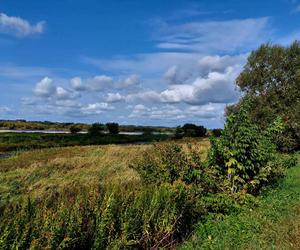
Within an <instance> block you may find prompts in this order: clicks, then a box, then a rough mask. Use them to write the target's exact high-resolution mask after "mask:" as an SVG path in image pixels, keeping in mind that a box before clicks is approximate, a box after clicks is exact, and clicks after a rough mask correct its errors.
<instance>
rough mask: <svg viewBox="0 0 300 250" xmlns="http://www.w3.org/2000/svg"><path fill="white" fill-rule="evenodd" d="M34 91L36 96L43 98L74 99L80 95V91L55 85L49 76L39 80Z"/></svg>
mask: <svg viewBox="0 0 300 250" xmlns="http://www.w3.org/2000/svg"><path fill="white" fill-rule="evenodd" d="M33 92H34V93H35V95H36V96H38V97H41V98H56V99H62V100H64V99H74V98H77V97H79V96H80V94H79V93H78V92H74V91H72V90H68V89H66V88H63V87H60V86H58V87H57V86H55V85H54V84H53V79H51V78H49V77H44V78H43V79H42V80H41V81H39V82H38V83H37V84H36V86H35V88H34V89H33Z"/></svg>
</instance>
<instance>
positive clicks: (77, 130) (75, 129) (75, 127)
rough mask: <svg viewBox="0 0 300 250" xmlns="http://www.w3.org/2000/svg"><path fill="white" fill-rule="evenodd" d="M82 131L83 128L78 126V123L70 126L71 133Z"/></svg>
mask: <svg viewBox="0 0 300 250" xmlns="http://www.w3.org/2000/svg"><path fill="white" fill-rule="evenodd" d="M80 131H81V128H80V127H78V126H76V125H72V126H71V127H70V132H71V134H77V133H79V132H80Z"/></svg>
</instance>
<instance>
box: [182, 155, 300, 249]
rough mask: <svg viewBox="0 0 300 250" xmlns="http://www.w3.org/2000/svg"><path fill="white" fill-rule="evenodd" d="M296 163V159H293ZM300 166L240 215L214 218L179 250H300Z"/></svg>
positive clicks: (291, 170)
mask: <svg viewBox="0 0 300 250" xmlns="http://www.w3.org/2000/svg"><path fill="white" fill-rule="evenodd" d="M293 158H294V159H295V157H293ZM299 204H300V165H299V164H298V166H297V167H294V168H291V169H288V170H287V176H286V177H285V178H284V179H282V180H281V181H280V182H279V183H278V185H277V186H276V187H275V188H274V187H270V188H269V189H268V190H266V191H265V192H264V193H263V195H262V196H260V197H259V198H256V205H255V206H254V207H248V206H243V207H241V211H240V212H239V213H230V214H228V215H226V216H218V215H215V214H212V215H211V216H208V217H206V219H205V221H201V222H200V223H198V225H197V227H196V230H195V234H194V235H193V236H192V237H191V238H190V239H189V240H188V241H186V242H185V243H184V244H182V246H180V247H179V249H186V250H188V249H298V248H299V246H300V238H299V236H300V234H299V233H300V231H299V225H300V224H299V223H300V213H299V212H300V210H299Z"/></svg>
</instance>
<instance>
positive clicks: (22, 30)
mask: <svg viewBox="0 0 300 250" xmlns="http://www.w3.org/2000/svg"><path fill="white" fill-rule="evenodd" d="M44 24H45V22H44V21H41V22H38V23H36V24H30V23H29V22H28V21H27V20H25V19H22V18H20V17H15V16H8V15H6V14H4V13H0V32H1V33H7V34H13V35H15V36H17V37H26V36H30V35H33V34H39V33H42V32H43V31H44Z"/></svg>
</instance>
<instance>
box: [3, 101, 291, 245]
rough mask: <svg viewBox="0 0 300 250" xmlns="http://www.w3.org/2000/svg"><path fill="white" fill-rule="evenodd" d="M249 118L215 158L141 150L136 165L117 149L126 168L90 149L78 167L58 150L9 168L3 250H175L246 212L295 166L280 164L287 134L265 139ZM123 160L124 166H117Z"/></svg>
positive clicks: (172, 149)
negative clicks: (207, 227) (275, 141)
mask: <svg viewBox="0 0 300 250" xmlns="http://www.w3.org/2000/svg"><path fill="white" fill-rule="evenodd" d="M247 114H248V113H247V107H245V108H242V109H241V110H240V111H239V114H238V115H232V116H230V117H229V118H228V123H227V125H226V126H225V129H224V131H223V135H222V137H220V138H219V139H212V148H211V150H210V151H209V157H208V158H207V157H206V156H205V155H203V152H202V153H201V150H203V149H201V146H202V145H201V144H200V145H198V146H197V144H196V145H194V146H192V145H190V146H183V145H179V144H172V143H171V144H169V143H167V144H165V143H163V144H158V145H156V146H145V147H144V150H141V149H142V148H138V147H137V146H136V147H133V146H130V147H129V148H130V149H135V150H137V151H136V152H135V155H136V156H135V157H132V154H130V153H129V152H130V151H127V150H126V151H124V150H125V148H126V149H127V147H124V148H123V149H122V147H121V146H119V148H115V150H113V152H114V154H116V156H117V158H118V161H115V160H114V157H115V155H114V154H113V155H112V154H111V153H108V152H106V153H104V152H103V149H102V148H99V149H97V150H98V151H96V153H93V150H91V149H89V148H86V149H85V150H88V151H85V152H82V151H83V150H82V149H80V148H78V149H79V152H78V151H73V150H71V151H69V154H71V155H72V154H74V153H75V154H74V155H72V157H70V155H69V156H68V153H67V152H68V151H67V152H60V151H59V150H56V151H55V149H52V150H53V151H52V153H54V154H52V155H51V157H49V156H50V155H48V156H47V154H49V152H51V151H48V150H47V151H40V152H34V153H33V154H34V157H33V159H31V157H29V159H27V162H26V161H25V160H24V159H22V158H23V157H24V156H25V159H26V154H29V155H30V154H32V152H26V153H23V154H17V155H16V156H14V157H11V158H8V159H3V160H1V168H0V169H1V178H2V181H1V183H2V187H1V189H2V191H1V209H0V211H1V213H0V218H1V220H0V221H1V222H0V229H1V232H2V233H1V237H0V245H1V246H2V247H3V248H4V249H5V248H7V249H10V248H20V249H24V248H38V249H39V248H50V249H58V248H60V249H66V248H68V249H69V248H72V249H74V248H76V249H89V248H92V249H120V248H143V249H149V248H159V247H165V248H172V247H174V246H175V245H177V244H178V242H180V241H182V240H184V239H185V238H186V237H188V235H189V234H190V233H191V232H192V230H193V228H194V225H195V224H196V223H197V222H198V221H199V220H205V219H206V218H208V216H209V215H210V214H220V213H221V214H223V215H226V214H231V213H233V212H237V211H239V210H240V209H241V207H242V206H243V205H245V204H251V203H252V202H253V199H255V198H254V196H253V195H256V194H257V193H258V192H260V190H262V188H264V187H265V186H266V185H267V184H270V183H271V184H272V183H275V182H276V180H277V179H278V178H280V177H281V176H282V175H283V174H284V171H285V169H286V168H287V167H290V166H293V165H295V160H293V159H285V160H283V159H282V160H281V161H280V163H279V162H277V161H275V159H276V158H275V152H274V151H273V149H274V148H275V147H274V146H272V141H271V136H274V133H277V132H279V130H280V125H278V124H279V122H278V121H276V122H275V123H274V125H273V126H271V127H270V129H268V130H266V132H265V133H264V135H263V136H260V137H259V136H257V135H256V133H257V131H256V127H255V126H254V125H251V124H249V119H250V118H249V117H248V115H247ZM248 125H249V126H248ZM243 126H246V127H247V130H246V131H244V129H242V128H243ZM240 127H241V129H239V128H240ZM232 133H234V134H233V136H234V137H233V138H234V142H233V143H232V137H231V136H230V135H232ZM265 143H267V144H268V145H269V148H266V146H265ZM255 145H258V146H259V147H260V148H259V150H256V148H255ZM206 146H207V144H206ZM228 146H231V148H229V149H228ZM252 147H253V148H252ZM95 149H96V148H95ZM247 149H249V150H250V151H252V150H254V151H253V152H252V154H253V156H252V155H250V156H249V157H248V156H247V158H245V157H244V155H245V152H244V150H247ZM94 152H95V151H94ZM125 153H126V159H127V163H125V164H124V161H119V160H120V158H122V159H123V158H124V154H125ZM45 154H46V155H45ZM86 154H87V155H92V156H90V157H92V159H94V158H93V157H95V159H94V160H93V164H91V162H88V163H87V162H86V161H85V160H83V159H84V158H85V157H86V156H85V155H86ZM59 156H60V158H59ZM99 157H101V158H103V159H106V161H104V162H103V160H100V158H99ZM106 157H108V158H106ZM62 158H63V159H62ZM82 158H83V159H82ZM107 159H109V161H107ZM129 159H130V161H129ZM212 159H216V161H213V160H212ZM276 160H277V159H276ZM100 162H103V163H104V164H101V163H100ZM266 166H267V167H266ZM230 169H233V170H230ZM91 176H93V177H92V178H90V177H91ZM85 180H86V181H85Z"/></svg>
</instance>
